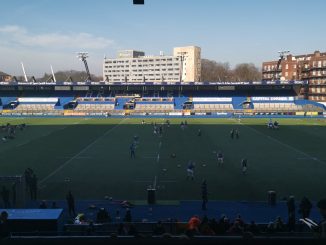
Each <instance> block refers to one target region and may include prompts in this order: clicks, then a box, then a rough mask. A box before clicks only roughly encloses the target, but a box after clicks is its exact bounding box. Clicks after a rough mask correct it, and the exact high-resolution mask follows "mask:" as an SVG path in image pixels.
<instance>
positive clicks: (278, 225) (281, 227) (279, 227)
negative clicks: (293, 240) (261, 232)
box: [273, 216, 284, 232]
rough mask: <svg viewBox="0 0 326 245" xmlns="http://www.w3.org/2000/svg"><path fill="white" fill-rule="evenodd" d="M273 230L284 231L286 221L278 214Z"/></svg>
mask: <svg viewBox="0 0 326 245" xmlns="http://www.w3.org/2000/svg"><path fill="white" fill-rule="evenodd" d="M273 230H274V231H276V232H281V231H284V223H283V221H282V219H281V216H277V218H276V220H275V221H274V223H273Z"/></svg>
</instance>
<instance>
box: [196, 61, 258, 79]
mask: <svg viewBox="0 0 326 245" xmlns="http://www.w3.org/2000/svg"><path fill="white" fill-rule="evenodd" d="M201 66H202V71H201V73H202V74H201V81H209V82H216V81H231V82H242V81H259V80H261V72H260V70H259V69H258V68H257V67H256V66H255V65H254V64H252V63H242V64H238V65H237V66H236V67H235V68H234V69H233V70H232V69H231V68H230V65H229V63H228V62H226V63H219V62H216V61H214V60H208V59H202V64H201Z"/></svg>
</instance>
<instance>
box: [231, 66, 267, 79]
mask: <svg viewBox="0 0 326 245" xmlns="http://www.w3.org/2000/svg"><path fill="white" fill-rule="evenodd" d="M233 73H234V76H235V78H236V79H237V80H238V81H239V82H245V81H260V80H261V72H260V70H259V69H258V68H257V67H256V66H255V65H254V64H252V63H242V64H238V65H237V66H236V67H235V69H234V70H233Z"/></svg>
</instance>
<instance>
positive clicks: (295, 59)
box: [262, 51, 326, 101]
mask: <svg viewBox="0 0 326 245" xmlns="http://www.w3.org/2000/svg"><path fill="white" fill-rule="evenodd" d="M277 63H278V61H268V62H263V64H262V77H263V80H267V81H272V80H277V79H281V80H282V79H284V80H306V81H308V86H307V87H305V88H303V89H302V90H301V94H302V96H304V97H305V98H307V99H310V100H315V101H326V52H325V53H321V52H319V51H315V52H314V53H313V54H305V55H296V56H293V55H287V56H286V57H285V59H283V60H282V61H281V63H280V65H279V67H278V69H277Z"/></svg>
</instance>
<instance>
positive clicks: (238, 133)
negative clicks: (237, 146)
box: [235, 129, 240, 139]
mask: <svg viewBox="0 0 326 245" xmlns="http://www.w3.org/2000/svg"><path fill="white" fill-rule="evenodd" d="M235 138H236V139H239V138H240V132H239V130H238V129H236V130H235Z"/></svg>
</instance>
